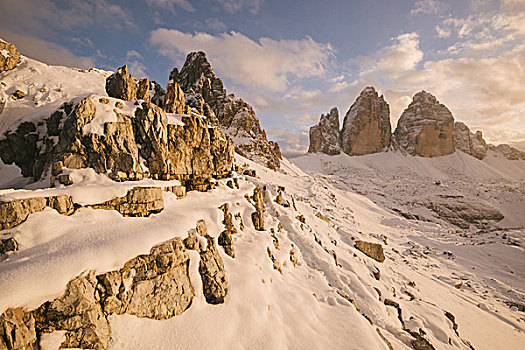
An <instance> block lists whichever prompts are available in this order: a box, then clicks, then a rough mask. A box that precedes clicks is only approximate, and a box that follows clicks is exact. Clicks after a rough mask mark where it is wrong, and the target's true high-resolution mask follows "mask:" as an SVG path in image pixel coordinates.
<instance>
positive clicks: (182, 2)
mask: <svg viewBox="0 0 525 350" xmlns="http://www.w3.org/2000/svg"><path fill="white" fill-rule="evenodd" d="M146 3H147V4H148V5H149V6H151V7H161V8H164V9H167V10H168V11H170V12H172V13H175V7H176V6H177V7H180V8H182V9H184V10H186V11H188V12H193V11H195V8H194V7H193V6H192V5H191V3H190V2H189V1H188V0H146Z"/></svg>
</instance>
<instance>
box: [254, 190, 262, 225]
mask: <svg viewBox="0 0 525 350" xmlns="http://www.w3.org/2000/svg"><path fill="white" fill-rule="evenodd" d="M253 203H254V206H255V211H254V212H253V213H252V222H253V226H254V227H255V229H256V230H257V231H264V199H263V195H262V191H261V189H260V188H259V187H256V188H254V190H253Z"/></svg>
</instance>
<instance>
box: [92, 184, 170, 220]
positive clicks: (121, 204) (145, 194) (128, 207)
mask: <svg viewBox="0 0 525 350" xmlns="http://www.w3.org/2000/svg"><path fill="white" fill-rule="evenodd" d="M91 207H92V208H93V209H105V210H116V211H118V212H119V213H121V214H122V215H123V216H149V215H150V214H152V213H159V212H161V211H162V210H163V209H164V199H163V198H162V188H160V187H135V188H134V189H132V190H129V191H128V193H127V194H126V195H125V196H124V197H118V198H114V199H112V200H110V201H107V202H104V203H100V204H94V205H92V206H91Z"/></svg>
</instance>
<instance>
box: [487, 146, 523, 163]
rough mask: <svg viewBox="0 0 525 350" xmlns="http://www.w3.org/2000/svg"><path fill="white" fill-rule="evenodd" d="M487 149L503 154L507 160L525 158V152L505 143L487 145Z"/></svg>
mask: <svg viewBox="0 0 525 350" xmlns="http://www.w3.org/2000/svg"><path fill="white" fill-rule="evenodd" d="M489 149H490V150H492V151H495V152H499V153H501V154H503V156H504V157H505V158H507V159H508V160H520V159H521V160H525V152H523V151H520V150H518V149H516V148H514V147H511V146H509V145H506V144H502V145H497V146H494V145H489Z"/></svg>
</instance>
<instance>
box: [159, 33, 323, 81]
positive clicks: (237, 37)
mask: <svg viewBox="0 0 525 350" xmlns="http://www.w3.org/2000/svg"><path fill="white" fill-rule="evenodd" d="M150 43H151V44H153V45H155V46H157V47H158V50H159V53H160V54H162V55H164V56H167V57H170V58H171V59H172V60H173V61H174V62H175V63H176V64H178V65H180V64H182V62H183V59H184V57H185V56H186V54H187V53H189V52H191V51H199V50H202V51H204V52H206V54H207V56H208V59H209V60H210V61H211V62H213V66H214V68H215V69H216V70H217V71H218V72H219V73H220V75H221V76H222V77H226V78H228V79H231V81H232V82H234V83H236V84H240V85H243V86H251V87H257V88H259V89H260V88H266V89H270V90H274V91H284V90H285V89H286V88H287V87H288V86H289V83H290V79H292V78H308V77H313V76H322V75H324V74H326V73H327V66H328V65H329V62H330V60H331V58H332V56H333V49H332V48H331V46H330V44H322V43H317V42H315V41H314V40H313V39H312V38H310V37H309V36H307V37H305V38H304V39H300V40H284V39H281V40H273V39H270V38H265V37H262V38H260V39H259V40H258V41H254V40H252V39H250V38H248V37H247V36H245V35H243V34H241V33H237V32H230V33H222V34H218V35H211V34H207V33H201V32H198V33H195V34H191V33H184V32H181V31H178V30H175V29H173V30H169V29H162V28H161V29H157V30H155V31H153V32H151V35H150Z"/></svg>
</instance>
